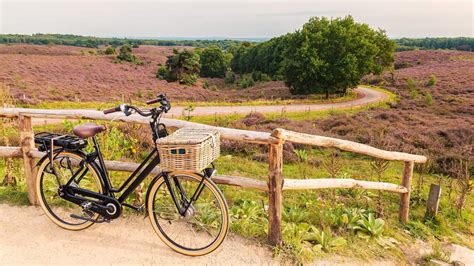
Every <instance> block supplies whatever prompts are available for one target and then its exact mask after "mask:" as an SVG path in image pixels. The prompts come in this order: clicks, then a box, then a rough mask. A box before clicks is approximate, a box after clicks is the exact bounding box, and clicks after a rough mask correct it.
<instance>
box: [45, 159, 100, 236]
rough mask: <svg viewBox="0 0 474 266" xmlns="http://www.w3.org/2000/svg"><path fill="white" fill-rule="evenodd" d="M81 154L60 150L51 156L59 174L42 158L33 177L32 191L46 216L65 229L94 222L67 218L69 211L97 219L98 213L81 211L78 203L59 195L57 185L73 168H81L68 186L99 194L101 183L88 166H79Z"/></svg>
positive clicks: (71, 173)
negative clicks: (34, 189) (34, 185)
mask: <svg viewBox="0 0 474 266" xmlns="http://www.w3.org/2000/svg"><path fill="white" fill-rule="evenodd" d="M82 160H83V158H82V156H80V155H79V154H76V153H71V152H61V153H59V154H55V155H54V160H53V165H54V169H55V171H56V173H57V174H58V177H59V182H60V183H61V184H59V183H58V179H57V178H56V175H55V174H53V172H52V171H51V163H50V160H49V158H46V159H45V160H43V162H42V163H41V164H40V166H39V168H38V174H37V176H36V193H37V195H38V201H39V203H40V206H41V208H42V209H43V211H44V213H45V214H46V216H47V217H48V218H49V219H50V220H51V221H52V222H54V223H55V224H56V225H58V226H60V227H62V228H64V229H68V230H74V231H77V230H83V229H86V228H87V227H89V226H91V225H92V224H94V222H92V221H87V220H83V219H77V218H73V217H71V215H72V214H74V215H76V216H79V217H84V218H87V219H93V220H95V219H97V218H98V216H99V214H96V213H93V212H90V211H85V210H84V209H83V208H82V207H81V206H79V205H77V204H75V203H72V202H70V201H67V200H65V199H63V198H61V197H60V196H59V186H60V185H65V184H66V183H67V182H68V180H69V179H70V178H71V177H72V176H73V174H74V173H76V172H77V171H82V172H80V174H79V175H78V176H77V177H76V178H75V180H74V181H73V182H72V183H71V186H75V187H79V188H83V189H87V190H90V191H93V192H97V193H102V191H103V190H102V185H101V184H102V183H101V181H100V178H99V176H98V174H97V172H96V170H95V169H94V167H92V165H90V164H89V163H86V164H85V167H81V166H80V162H81V161H82Z"/></svg>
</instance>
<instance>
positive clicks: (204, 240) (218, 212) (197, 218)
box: [147, 172, 229, 256]
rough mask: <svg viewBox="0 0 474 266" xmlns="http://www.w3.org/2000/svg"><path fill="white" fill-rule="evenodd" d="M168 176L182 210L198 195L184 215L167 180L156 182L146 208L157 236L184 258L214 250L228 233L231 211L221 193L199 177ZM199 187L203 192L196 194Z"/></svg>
mask: <svg viewBox="0 0 474 266" xmlns="http://www.w3.org/2000/svg"><path fill="white" fill-rule="evenodd" d="M168 177H169V181H170V185H171V186H172V188H173V190H174V191H175V194H176V197H177V200H178V202H179V203H180V207H181V208H182V207H183V206H184V207H185V206H187V204H189V202H190V201H191V199H192V198H193V196H194V195H196V196H197V194H199V195H198V197H197V199H196V200H195V201H192V202H191V205H190V207H189V208H188V210H187V211H186V213H185V214H184V215H181V214H180V213H179V211H178V208H177V207H176V205H175V202H174V201H173V198H172V196H171V193H170V190H169V189H168V186H167V184H166V181H165V178H164V177H161V178H160V179H159V180H158V181H157V182H155V183H154V184H153V185H152V187H151V188H150V190H149V192H148V193H149V197H148V202H147V208H148V214H149V217H150V222H151V224H152V226H153V229H154V230H155V232H156V234H157V235H158V236H159V237H160V239H161V240H162V241H163V242H164V243H165V244H166V245H168V246H169V247H171V248H172V249H173V250H175V251H177V252H179V253H181V254H184V255H189V256H200V255H205V254H208V253H210V252H212V251H214V250H215V249H217V248H218V247H219V246H220V245H221V244H222V242H223V241H224V239H225V237H226V235H227V232H228V230H229V212H228V208H227V203H226V201H225V199H224V196H223V195H222V192H221V191H220V190H219V189H218V188H217V186H216V185H215V184H214V183H213V182H212V181H211V180H210V179H208V178H203V177H202V176H200V175H198V174H192V173H185V172H174V173H171V174H169V175H168ZM200 186H202V191H201V192H200V193H199V192H198V193H196V191H197V190H198V188H199V187H200ZM179 187H181V188H182V191H183V195H181V193H180V192H179V191H180V189H179Z"/></svg>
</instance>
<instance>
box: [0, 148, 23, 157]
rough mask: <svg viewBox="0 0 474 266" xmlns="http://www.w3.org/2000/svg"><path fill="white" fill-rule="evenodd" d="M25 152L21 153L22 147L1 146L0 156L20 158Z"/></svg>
mask: <svg viewBox="0 0 474 266" xmlns="http://www.w3.org/2000/svg"><path fill="white" fill-rule="evenodd" d="M22 156H23V154H22V153H21V148H20V147H7V146H2V147H0V157H3V158H18V157H22Z"/></svg>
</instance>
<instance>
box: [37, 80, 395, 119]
mask: <svg viewBox="0 0 474 266" xmlns="http://www.w3.org/2000/svg"><path fill="white" fill-rule="evenodd" d="M355 91H356V92H357V93H358V94H359V95H360V97H358V98H357V99H355V100H352V101H346V102H339V103H326V104H292V105H260V106H250V105H241V106H196V107H194V110H193V111H192V112H191V115H192V116H210V115H230V114H249V113H251V112H259V113H278V112H281V111H282V110H284V111H286V112H304V111H307V110H311V111H318V110H319V111H322V110H330V109H342V108H350V107H357V106H365V105H368V104H371V103H378V102H384V101H386V100H388V98H389V96H388V95H387V94H385V93H384V92H381V91H378V90H374V89H370V88H366V87H358V88H357V89H355ZM184 108H185V107H184V106H174V107H172V108H171V110H170V112H169V113H168V114H166V116H165V117H168V118H172V117H179V116H182V115H183V110H184ZM61 122H62V119H42V118H34V119H33V124H34V125H44V124H57V123H61Z"/></svg>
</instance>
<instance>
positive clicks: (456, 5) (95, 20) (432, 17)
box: [0, 0, 474, 38]
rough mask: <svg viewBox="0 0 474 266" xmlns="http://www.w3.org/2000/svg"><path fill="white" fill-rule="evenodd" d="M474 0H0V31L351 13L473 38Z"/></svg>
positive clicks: (246, 27) (231, 23) (208, 32)
mask: <svg viewBox="0 0 474 266" xmlns="http://www.w3.org/2000/svg"><path fill="white" fill-rule="evenodd" d="M473 13H474V11H473V0H468V1H466V0H462V1H460V0H445V1H439V0H438V1H432V0H431V1H430V0H420V1H415V0H397V1H394V0H371V1H368V0H332V1H328V0H325V1H319V0H313V1H308V0H293V1H283V0H253V1H251V0H243V1H235V0H219V1H217V0H207V1H202V0H195V1H191V0H173V1H171V0H166V1H165V0H155V1H153V0H137V1H131V0H128V1H113V0H101V1H92V0H83V1H78V0H55V1H41V0H28V1H25V0H23V1H14V0H0V33H3V34H6V33H16V34H33V33H63V34H66V33H67V34H77V35H87V36H99V37H135V38H138V37H194V38H205V37H229V38H270V37H275V36H279V35H282V34H285V33H287V32H293V31H295V30H297V29H299V28H300V27H301V26H302V25H303V24H304V23H305V22H306V21H308V19H309V18H310V17H314V16H326V17H341V16H346V15H352V16H353V17H354V18H355V19H356V20H357V21H358V22H363V23H367V24H369V25H370V26H371V27H373V28H381V29H384V30H386V32H387V34H388V35H389V36H390V37H393V38H399V37H458V36H466V37H473V36H474V33H473V27H474V26H473V24H474V21H473Z"/></svg>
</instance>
